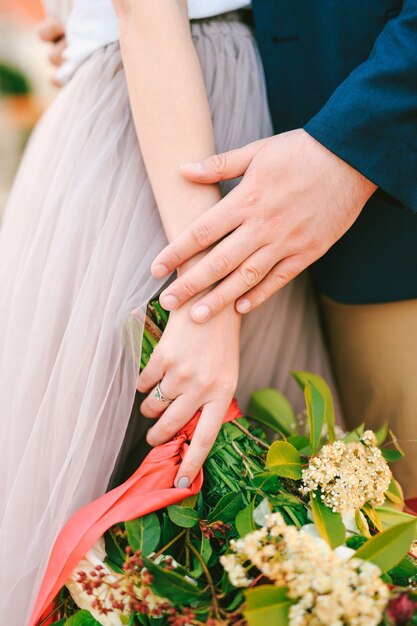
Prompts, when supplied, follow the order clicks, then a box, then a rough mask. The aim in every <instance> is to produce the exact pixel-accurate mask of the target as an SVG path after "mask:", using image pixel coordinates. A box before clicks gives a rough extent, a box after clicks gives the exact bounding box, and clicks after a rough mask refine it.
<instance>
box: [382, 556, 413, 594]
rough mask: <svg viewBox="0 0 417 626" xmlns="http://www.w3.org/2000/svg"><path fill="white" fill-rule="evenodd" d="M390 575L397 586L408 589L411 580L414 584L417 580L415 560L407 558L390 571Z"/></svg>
mask: <svg viewBox="0 0 417 626" xmlns="http://www.w3.org/2000/svg"><path fill="white" fill-rule="evenodd" d="M388 573H389V575H390V577H391V578H392V580H393V582H394V584H395V585H400V586H401V587H408V586H409V584H410V582H411V580H413V581H414V582H415V581H416V580H417V566H416V565H415V560H414V559H411V558H410V557H405V558H404V559H402V561H400V562H399V563H398V565H396V566H395V567H393V568H392V569H390V570H389V572H388Z"/></svg>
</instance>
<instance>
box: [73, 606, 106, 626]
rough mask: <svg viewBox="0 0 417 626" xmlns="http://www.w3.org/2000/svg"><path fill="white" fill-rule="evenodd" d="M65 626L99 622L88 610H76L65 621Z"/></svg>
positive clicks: (82, 625)
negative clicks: (76, 611)
mask: <svg viewBox="0 0 417 626" xmlns="http://www.w3.org/2000/svg"><path fill="white" fill-rule="evenodd" d="M65 626H100V623H99V622H98V621H97V620H95V619H94V617H93V616H92V615H91V613H90V611H85V610H83V611H78V613H75V615H72V616H71V617H70V618H69V619H67V621H66V622H65Z"/></svg>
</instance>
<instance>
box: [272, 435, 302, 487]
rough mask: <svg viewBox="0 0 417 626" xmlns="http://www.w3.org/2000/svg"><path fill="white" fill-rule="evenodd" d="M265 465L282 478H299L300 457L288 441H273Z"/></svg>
mask: <svg viewBox="0 0 417 626" xmlns="http://www.w3.org/2000/svg"><path fill="white" fill-rule="evenodd" d="M266 467H267V468H268V469H269V470H270V471H271V472H273V473H274V474H277V475H278V476H283V477H284V478H292V479H293V480H300V479H301V457H300V453H299V452H298V450H297V448H294V446H293V445H292V444H290V443H288V441H274V443H273V444H272V445H271V447H270V448H269V450H268V454H267V456H266Z"/></svg>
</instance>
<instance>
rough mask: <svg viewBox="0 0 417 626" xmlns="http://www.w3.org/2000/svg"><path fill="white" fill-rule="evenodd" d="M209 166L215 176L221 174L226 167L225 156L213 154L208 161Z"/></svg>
mask: <svg viewBox="0 0 417 626" xmlns="http://www.w3.org/2000/svg"><path fill="white" fill-rule="evenodd" d="M209 165H210V168H211V169H212V170H214V172H215V173H216V174H222V173H223V172H224V170H225V169H226V166H227V158H226V155H225V154H214V155H213V156H212V157H210V159H209Z"/></svg>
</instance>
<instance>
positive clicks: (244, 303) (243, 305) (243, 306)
mask: <svg viewBox="0 0 417 626" xmlns="http://www.w3.org/2000/svg"><path fill="white" fill-rule="evenodd" d="M236 309H237V311H239V313H246V312H247V311H249V309H250V300H248V299H247V298H243V300H239V302H237V303H236Z"/></svg>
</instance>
